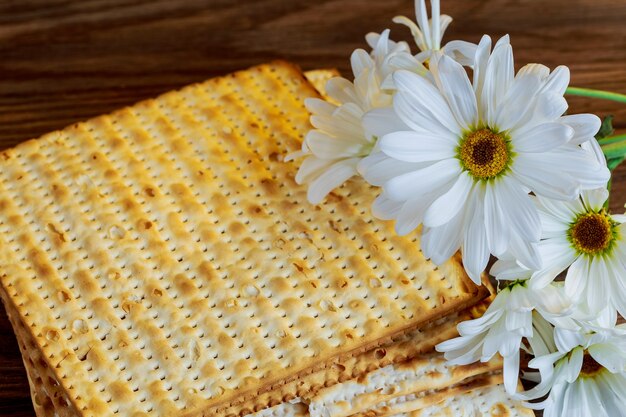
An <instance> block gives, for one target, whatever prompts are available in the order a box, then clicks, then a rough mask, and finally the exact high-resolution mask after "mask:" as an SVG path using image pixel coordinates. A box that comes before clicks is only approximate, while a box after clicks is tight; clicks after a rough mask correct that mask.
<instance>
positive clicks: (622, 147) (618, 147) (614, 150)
mask: <svg viewBox="0 0 626 417" xmlns="http://www.w3.org/2000/svg"><path fill="white" fill-rule="evenodd" d="M607 139H610V138H607ZM625 139H626V138H625ZM602 152H603V153H604V156H606V159H612V158H620V157H621V158H623V157H624V155H626V140H623V139H622V140H621V141H619V142H613V143H609V144H606V145H605V144H602Z"/></svg>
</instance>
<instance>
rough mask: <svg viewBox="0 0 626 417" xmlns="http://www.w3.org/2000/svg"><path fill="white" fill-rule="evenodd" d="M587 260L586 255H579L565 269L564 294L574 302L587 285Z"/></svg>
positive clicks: (578, 298)
mask: <svg viewBox="0 0 626 417" xmlns="http://www.w3.org/2000/svg"><path fill="white" fill-rule="evenodd" d="M589 266H590V265H589V262H588V260H587V257H585V256H579V257H578V258H577V259H576V260H575V261H574V263H572V265H571V266H570V267H569V269H568V270H567V276H566V277H565V294H566V295H567V296H568V297H569V298H571V299H572V300H573V301H574V302H578V301H579V300H580V299H581V298H582V297H583V294H584V291H585V288H586V287H587V280H588V279H590V278H591V277H590V276H589Z"/></svg>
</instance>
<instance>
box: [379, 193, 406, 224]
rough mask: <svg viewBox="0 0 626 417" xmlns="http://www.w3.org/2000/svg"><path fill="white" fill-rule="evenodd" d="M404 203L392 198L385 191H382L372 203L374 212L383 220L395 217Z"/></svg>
mask: <svg viewBox="0 0 626 417" xmlns="http://www.w3.org/2000/svg"><path fill="white" fill-rule="evenodd" d="M403 204H404V203H403V202H398V201H393V200H390V199H389V198H387V196H386V195H385V193H381V195H379V196H378V197H377V198H376V200H374V203H372V214H373V215H374V217H377V218H379V219H383V220H391V219H395V218H396V217H397V216H398V213H399V212H400V209H401V208H402V205H403Z"/></svg>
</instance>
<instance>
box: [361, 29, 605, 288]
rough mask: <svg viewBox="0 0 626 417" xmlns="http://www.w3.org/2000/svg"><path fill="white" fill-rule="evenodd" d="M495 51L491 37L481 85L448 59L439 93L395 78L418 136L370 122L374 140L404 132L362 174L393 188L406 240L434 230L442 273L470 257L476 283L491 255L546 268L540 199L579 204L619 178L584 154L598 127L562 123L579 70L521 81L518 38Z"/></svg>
mask: <svg viewBox="0 0 626 417" xmlns="http://www.w3.org/2000/svg"><path fill="white" fill-rule="evenodd" d="M490 50H491V39H490V38H489V37H488V36H485V37H483V39H482V40H481V42H480V44H479V46H478V48H477V51H476V59H475V61H476V62H475V68H474V82H473V84H472V83H471V82H470V80H469V78H468V76H467V73H466V72H465V69H464V68H463V67H462V66H461V65H460V64H459V63H457V62H455V61H454V60H453V59H451V58H449V57H447V56H445V55H443V56H438V57H436V58H435V59H433V60H432V61H431V65H430V67H431V68H430V70H431V73H432V76H433V78H434V80H435V82H434V83H432V82H430V81H429V80H428V79H427V78H425V77H420V76H418V75H416V74H414V73H411V72H408V71H402V70H400V71H397V72H395V73H394V75H393V78H394V82H395V85H396V88H397V91H396V94H395V95H394V96H393V109H394V111H395V112H396V113H397V115H398V117H399V119H400V120H401V121H402V122H403V123H404V124H406V125H407V126H409V128H410V129H405V130H403V129H402V128H400V127H399V126H398V124H397V122H396V124H395V125H394V124H393V122H390V121H389V120H390V118H389V117H387V114H386V113H387V112H388V110H384V111H379V110H372V111H370V112H368V114H367V115H366V116H365V120H366V122H367V123H369V125H370V126H376V127H374V128H373V129H374V130H377V131H379V132H384V131H392V133H388V134H386V135H384V136H383V137H382V138H381V139H379V141H378V147H379V149H380V150H381V151H382V152H383V153H384V155H383V156H378V159H376V158H369V159H368V160H365V161H363V162H362V163H361V165H360V170H361V173H362V175H363V176H364V177H365V178H366V180H368V181H369V182H370V183H372V184H380V183H382V184H383V192H382V194H381V195H380V196H379V197H378V199H377V201H376V203H375V204H374V207H373V211H374V213H375V214H376V215H377V216H379V217H381V218H383V219H396V230H397V232H398V233H399V234H406V233H409V232H410V231H412V230H413V229H415V228H416V227H417V226H418V225H419V224H423V225H424V228H423V232H422V241H421V243H422V251H423V252H424V254H425V255H426V256H427V257H428V258H431V259H432V260H433V261H434V262H435V263H436V264H440V263H442V262H445V261H446V260H447V259H448V258H450V256H452V255H453V254H454V253H455V252H456V251H457V250H458V249H459V248H461V249H462V252H463V263H464V266H465V268H466V270H467V271H468V274H469V276H470V277H471V278H472V279H473V280H474V282H476V283H480V274H481V272H482V271H483V270H484V269H485V267H486V265H487V262H488V260H489V256H490V254H493V255H496V256H500V255H502V254H504V253H505V252H507V251H510V252H511V253H512V254H513V255H514V256H515V258H516V259H518V260H519V261H520V262H521V263H522V264H523V265H525V266H526V267H528V268H533V269H538V268H540V267H541V259H540V257H539V253H538V249H537V246H538V242H539V239H540V237H541V223H540V218H539V214H538V210H537V208H536V207H535V206H534V204H533V202H532V200H531V198H530V196H529V194H528V193H529V192H533V193H534V194H535V195H538V196H543V197H548V198H555V199H563V200H571V199H574V198H575V197H576V196H577V195H578V194H579V192H580V191H581V190H583V189H591V188H597V187H602V186H604V185H605V184H606V182H607V180H608V179H609V171H608V169H607V168H606V166H605V165H604V164H600V163H599V162H598V161H597V160H596V159H595V158H593V157H591V156H590V154H589V153H588V152H587V151H585V150H584V149H583V148H581V146H580V145H579V144H580V143H581V142H585V141H589V140H591V141H593V140H595V139H593V137H592V136H589V135H588V132H589V131H592V130H594V129H595V130H597V127H598V126H599V120H598V118H597V117H596V116H593V115H576V116H566V117H562V114H563V113H564V111H565V110H566V109H567V102H566V101H565V99H564V98H563V94H564V92H565V89H566V87H567V85H568V83H569V71H568V69H567V68H566V67H558V68H557V69H556V70H554V71H553V72H552V73H550V71H549V70H548V68H546V67H545V66H543V65H538V64H531V65H527V66H525V67H523V68H522V69H521V70H520V71H519V72H518V73H517V75H516V76H514V72H513V52H512V49H511V45H510V44H509V41H508V37H503V38H502V39H500V41H498V43H497V44H496V46H495V48H494V50H493V52H492V53H490ZM385 158H388V159H391V161H389V160H385ZM381 160H382V161H383V162H384V163H385V164H386V165H387V166H391V165H393V161H396V164H397V166H396V167H395V168H394V172H393V173H392V174H389V172H382V170H376V169H375V168H376V167H377V166H378V164H381V163H382V162H381Z"/></svg>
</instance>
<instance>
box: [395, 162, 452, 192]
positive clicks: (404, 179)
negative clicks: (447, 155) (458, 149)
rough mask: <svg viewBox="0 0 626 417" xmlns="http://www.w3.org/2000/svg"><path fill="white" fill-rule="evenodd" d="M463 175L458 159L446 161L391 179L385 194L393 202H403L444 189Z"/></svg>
mask: <svg viewBox="0 0 626 417" xmlns="http://www.w3.org/2000/svg"><path fill="white" fill-rule="evenodd" d="M460 173H461V166H460V165H459V161H457V160H456V159H445V160H443V161H440V162H437V163H435V164H433V165H430V166H428V167H426V168H423V169H420V170H418V171H413V172H409V173H407V174H403V175H399V176H397V177H395V178H392V179H390V180H389V181H388V182H387V183H386V184H385V185H384V187H383V188H384V189H385V192H387V193H388V195H389V198H391V199H392V200H397V201H403V200H409V199H411V198H415V197H419V196H421V195H424V194H427V193H430V192H432V191H435V190H440V189H442V192H444V191H445V190H446V189H447V188H444V187H445V186H446V185H447V184H449V183H450V182H451V181H452V180H453V179H454V178H456V177H457V176H458V175H459V174H460Z"/></svg>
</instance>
